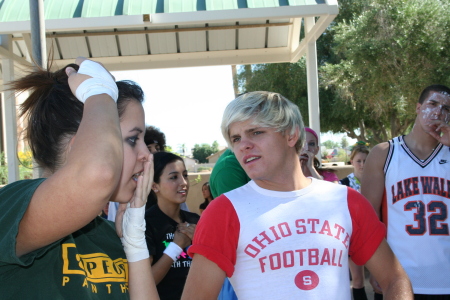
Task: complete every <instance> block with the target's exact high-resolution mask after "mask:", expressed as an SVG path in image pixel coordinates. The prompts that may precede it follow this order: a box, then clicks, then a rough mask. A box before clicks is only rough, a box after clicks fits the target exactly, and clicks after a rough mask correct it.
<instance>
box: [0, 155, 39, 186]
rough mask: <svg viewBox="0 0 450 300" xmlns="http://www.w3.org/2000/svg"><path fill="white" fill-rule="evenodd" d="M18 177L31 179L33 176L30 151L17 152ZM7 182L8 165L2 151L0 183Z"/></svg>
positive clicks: (0, 157) (0, 156)
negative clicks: (18, 162)
mask: <svg viewBox="0 0 450 300" xmlns="http://www.w3.org/2000/svg"><path fill="white" fill-rule="evenodd" d="M18 157H19V161H20V164H19V179H31V178H33V169H32V168H33V165H32V162H33V159H32V157H31V152H30V151H26V152H19V153H18ZM7 183H8V166H7V164H6V156H5V153H4V152H1V153H0V184H7Z"/></svg>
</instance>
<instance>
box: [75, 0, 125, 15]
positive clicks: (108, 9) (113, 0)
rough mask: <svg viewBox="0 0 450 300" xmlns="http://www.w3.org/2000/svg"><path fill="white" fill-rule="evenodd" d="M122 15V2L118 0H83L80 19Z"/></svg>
mask: <svg viewBox="0 0 450 300" xmlns="http://www.w3.org/2000/svg"><path fill="white" fill-rule="evenodd" d="M122 14H123V2H122V1H119V0H102V1H98V0H84V2H83V10H82V12H81V17H83V18H89V17H110V16H119V15H122Z"/></svg>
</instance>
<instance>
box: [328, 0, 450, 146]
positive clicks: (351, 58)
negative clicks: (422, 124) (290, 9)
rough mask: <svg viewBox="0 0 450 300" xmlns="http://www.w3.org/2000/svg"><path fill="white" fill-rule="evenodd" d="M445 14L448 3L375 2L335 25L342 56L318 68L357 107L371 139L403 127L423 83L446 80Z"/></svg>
mask: <svg viewBox="0 0 450 300" xmlns="http://www.w3.org/2000/svg"><path fill="white" fill-rule="evenodd" d="M449 16H450V7H449V4H448V2H447V1H445V2H444V1H440V0H409V1H404V0H390V1H387V0H375V1H371V3H370V5H369V6H367V7H366V8H365V9H364V10H363V12H362V13H361V14H360V15H359V16H358V17H357V18H355V19H353V20H352V21H351V22H348V23H347V22H342V23H340V24H339V25H337V26H336V27H335V35H334V38H335V46H334V48H333V49H334V50H335V52H336V53H337V55H338V56H339V57H341V58H342V59H341V61H340V62H339V63H335V64H333V63H329V64H326V65H325V66H324V67H322V69H321V71H322V72H321V74H322V85H327V86H328V87H330V86H331V87H333V88H334V89H335V90H336V92H337V93H338V94H339V95H340V97H341V98H342V101H343V102H346V103H350V104H352V105H353V106H359V107H360V108H361V115H363V116H364V117H365V118H364V120H362V121H363V122H365V121H366V120H372V122H374V123H375V124H374V125H372V126H367V124H362V126H363V129H370V130H371V134H372V138H373V139H374V140H375V141H377V142H379V141H382V140H386V139H388V138H390V137H392V136H395V135H399V134H401V133H405V131H407V129H408V128H409V127H410V126H411V125H412V123H413V122H414V120H415V103H416V102H417V99H418V96H419V94H420V92H421V90H422V89H423V88H424V87H426V86H428V85H430V84H433V83H441V84H446V85H448V84H449V83H450V78H449V76H448V71H449V70H450V33H449V31H450V17H449Z"/></svg>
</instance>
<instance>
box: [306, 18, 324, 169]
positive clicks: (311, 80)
mask: <svg viewBox="0 0 450 300" xmlns="http://www.w3.org/2000/svg"><path fill="white" fill-rule="evenodd" d="M314 24H315V20H314V17H306V18H305V35H308V33H309V32H310V31H311V30H312V28H313V27H314ZM306 77H307V83H308V115H309V127H311V128H312V129H314V131H316V132H317V134H318V135H319V137H320V110H319V79H318V77H319V73H318V70H317V49H316V39H310V41H309V42H308V44H307V49H306ZM319 143H320V141H319ZM317 156H318V159H319V161H320V162H321V161H322V159H321V157H322V156H321V153H320V148H319V153H318V154H317Z"/></svg>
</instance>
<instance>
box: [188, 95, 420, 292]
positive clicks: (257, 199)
mask: <svg viewBox="0 0 450 300" xmlns="http://www.w3.org/2000/svg"><path fill="white" fill-rule="evenodd" d="M303 128H304V127H303V121H302V117H301V114H300V111H299V109H298V106H296V105H295V104H294V103H292V102H290V101H289V100H287V99H286V98H285V97H283V96H281V95H280V94H277V93H271V92H251V93H247V94H244V95H242V96H240V97H238V98H236V99H235V100H233V101H231V102H230V104H228V106H227V108H226V109H225V112H224V115H223V118H222V126H221V129H222V134H223V136H224V138H225V140H226V141H227V144H228V146H229V147H230V149H232V150H233V152H234V153H235V156H236V159H237V160H238V162H239V163H240V164H241V166H242V168H243V169H244V170H245V172H246V173H247V175H248V176H249V177H250V178H252V180H251V181H250V182H249V183H247V184H246V185H244V186H242V187H240V188H237V189H235V190H232V191H230V192H228V193H225V194H223V195H221V196H219V197H218V198H217V199H214V201H212V202H211V204H210V205H209V207H208V209H207V210H206V211H205V212H204V213H203V215H202V217H201V219H200V221H199V224H198V226H197V229H196V234H195V236H194V242H193V244H192V246H191V247H190V248H189V250H188V253H189V255H191V256H193V260H192V266H191V269H190V271H189V275H188V279H187V281H186V287H185V289H184V292H183V296H182V299H183V300H190V299H195V300H203V299H215V298H216V297H217V296H218V294H219V291H220V289H221V287H222V284H223V280H224V278H225V276H227V277H229V278H230V281H231V283H232V285H233V288H234V290H235V291H236V294H237V296H238V298H239V299H240V300H246V299H274V300H275V299H350V289H349V286H350V281H349V276H348V263H347V261H348V260H347V259H346V258H347V257H348V255H351V257H352V259H354V260H355V262H357V263H358V264H360V265H363V264H366V266H367V267H368V269H369V270H371V271H372V272H373V273H374V275H375V276H376V278H377V279H378V280H379V281H380V284H381V285H382V286H383V289H384V290H385V291H386V294H387V297H388V298H389V299H402V300H411V299H412V291H411V285H410V282H409V280H408V277H407V275H406V273H405V272H404V271H403V269H402V267H401V265H400V263H399V262H398V260H397V258H396V257H395V255H394V254H393V253H392V251H391V250H390V248H389V246H388V244H387V243H386V241H385V240H384V236H385V233H386V230H385V227H384V225H383V224H382V223H381V222H380V221H379V220H378V219H377V216H376V214H375V212H374V211H373V209H372V207H371V205H370V203H369V202H368V201H367V200H366V199H365V198H364V197H363V196H362V195H361V194H360V193H358V192H356V191H354V190H353V189H350V188H348V187H344V186H342V185H338V184H333V183H330V182H326V181H324V180H317V179H315V178H310V177H305V176H304V175H303V173H302V170H301V166H300V160H299V158H298V155H299V153H300V151H301V148H302V147H303V145H304V139H305V131H304V130H303ZM333 253H334V254H333ZM333 257H334V258H333ZM338 257H341V258H343V259H342V260H340V259H339V258H338ZM336 259H337V260H336ZM345 274H347V276H345ZM199 287H201V288H199Z"/></svg>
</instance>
